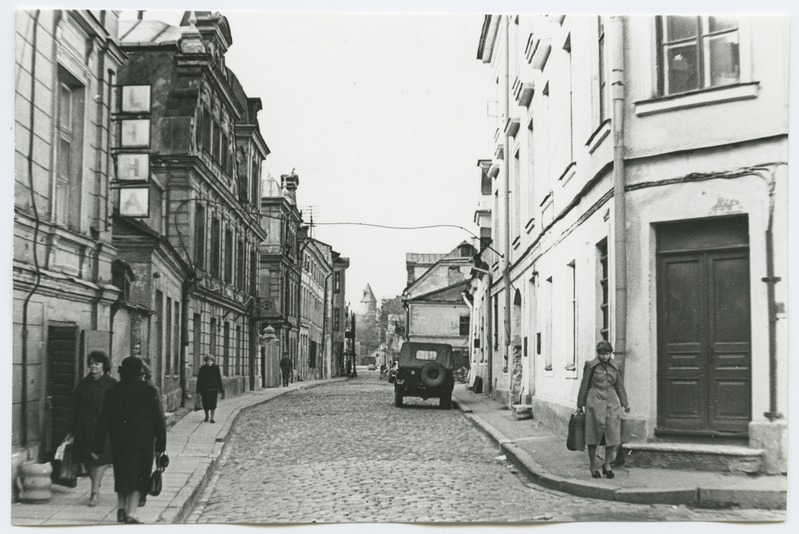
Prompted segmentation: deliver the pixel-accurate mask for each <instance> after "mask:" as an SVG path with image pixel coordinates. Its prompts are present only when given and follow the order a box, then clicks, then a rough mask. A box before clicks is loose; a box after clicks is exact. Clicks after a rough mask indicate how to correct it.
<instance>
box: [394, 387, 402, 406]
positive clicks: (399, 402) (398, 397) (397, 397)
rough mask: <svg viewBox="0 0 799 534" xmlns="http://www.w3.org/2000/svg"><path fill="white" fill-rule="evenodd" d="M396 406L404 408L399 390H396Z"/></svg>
mask: <svg viewBox="0 0 799 534" xmlns="http://www.w3.org/2000/svg"><path fill="white" fill-rule="evenodd" d="M394 406H396V407H397V408H402V392H401V391H400V390H399V389H397V388H394Z"/></svg>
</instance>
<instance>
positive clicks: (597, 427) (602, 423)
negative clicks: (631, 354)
mask: <svg viewBox="0 0 799 534" xmlns="http://www.w3.org/2000/svg"><path fill="white" fill-rule="evenodd" d="M612 353H613V346H612V345H611V344H610V343H608V342H607V341H600V342H599V343H597V345H596V358H594V359H593V360H591V361H589V362H586V363H585V367H584V368H583V379H582V382H581V383H580V392H579V394H578V395H577V409H578V410H581V411H582V410H583V409H584V410H585V444H586V445H587V446H588V462H589V464H590V469H591V476H592V477H594V478H600V476H601V475H600V474H599V471H598V470H597V468H596V448H597V446H598V445H599V444H600V443H602V438H603V436H604V445H605V461H604V465H603V466H602V472H603V473H604V474H605V476H606V477H608V478H613V477H614V476H615V475H614V474H613V471H612V470H611V468H610V461H611V460H612V459H613V458H615V457H616V448H617V447H618V446H619V445H620V444H621V407H624V411H625V412H629V411H630V407H629V405H628V404H627V392H626V391H625V390H624V383H623V382H622V377H621V372H620V371H619V368H618V366H617V364H616V362H615V361H613V360H612V359H611V358H610V356H611V354H612Z"/></svg>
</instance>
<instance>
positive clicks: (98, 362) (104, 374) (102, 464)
mask: <svg viewBox="0 0 799 534" xmlns="http://www.w3.org/2000/svg"><path fill="white" fill-rule="evenodd" d="M86 363H87V365H88V367H89V374H87V375H86V376H85V377H84V378H83V379H82V380H81V381H80V382H78V386H77V387H76V388H75V403H74V406H73V410H72V419H71V424H70V429H71V430H70V433H69V435H68V437H69V436H71V437H72V438H73V439H74V445H73V447H74V450H75V457H76V459H77V460H78V461H79V462H82V463H83V465H84V466H85V467H86V470H87V471H88V472H89V480H91V484H92V491H91V495H90V496H89V506H97V504H98V503H99V502H100V485H101V484H102V482H103V475H104V474H105V470H106V468H107V467H108V464H110V463H111V445H110V444H109V443H108V441H107V440H104V444H103V446H102V447H101V452H100V455H99V456H98V458H97V459H94V458H92V454H91V453H92V447H93V446H94V436H95V433H96V431H97V424H98V422H99V421H100V414H101V413H102V410H103V399H104V398H105V393H106V391H108V389H109V388H110V387H111V386H113V385H114V384H116V383H117V381H116V380H115V379H114V378H112V377H111V375H110V374H109V373H110V372H111V361H110V360H109V359H108V355H106V353H105V352H102V351H99V350H96V351H92V352H90V353H89V358H88V361H87V362H86Z"/></svg>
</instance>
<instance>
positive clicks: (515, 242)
mask: <svg viewBox="0 0 799 534" xmlns="http://www.w3.org/2000/svg"><path fill="white" fill-rule="evenodd" d="M521 242H522V238H521V237H520V236H516V237H515V238H514V239H513V243H512V246H513V249H514V250H516V249H517V248H519V244H520V243H521Z"/></svg>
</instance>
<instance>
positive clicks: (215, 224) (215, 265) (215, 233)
mask: <svg viewBox="0 0 799 534" xmlns="http://www.w3.org/2000/svg"><path fill="white" fill-rule="evenodd" d="M221 241H222V236H221V234H220V228H219V219H217V218H216V217H211V274H212V275H214V276H216V277H219V276H220V272H219V254H220V248H221V246H222V243H221Z"/></svg>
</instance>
